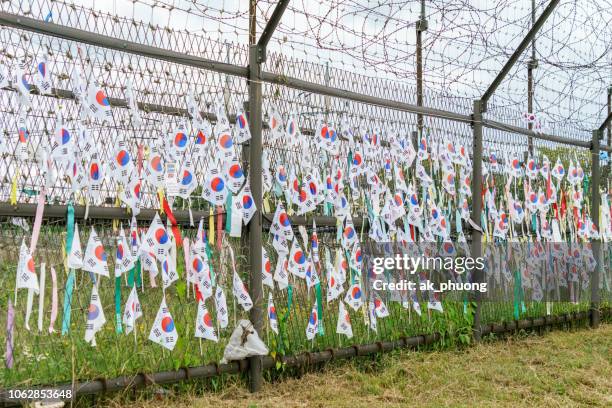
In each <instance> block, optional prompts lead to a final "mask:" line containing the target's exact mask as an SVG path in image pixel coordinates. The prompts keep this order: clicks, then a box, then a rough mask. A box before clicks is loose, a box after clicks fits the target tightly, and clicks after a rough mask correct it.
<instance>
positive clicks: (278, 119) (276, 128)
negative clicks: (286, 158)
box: [268, 108, 285, 142]
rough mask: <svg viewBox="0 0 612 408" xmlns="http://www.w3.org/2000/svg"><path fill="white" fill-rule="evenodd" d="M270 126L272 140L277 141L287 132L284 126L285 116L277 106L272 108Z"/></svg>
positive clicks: (269, 119)
mask: <svg viewBox="0 0 612 408" xmlns="http://www.w3.org/2000/svg"><path fill="white" fill-rule="evenodd" d="M268 127H269V128H270V142H276V141H278V139H280V138H282V137H283V135H284V134H285V131H284V128H283V117H282V116H281V114H280V113H279V112H278V110H277V109H276V108H272V109H271V111H270V114H269V118H268Z"/></svg>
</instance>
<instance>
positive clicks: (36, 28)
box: [0, 11, 607, 150]
mask: <svg viewBox="0 0 612 408" xmlns="http://www.w3.org/2000/svg"><path fill="white" fill-rule="evenodd" d="M0 25H4V26H8V27H13V28H17V29H24V30H27V31H32V32H36V33H39V34H43V35H50V36H54V37H58V38H63V39H66V40H69V41H75V42H80V43H86V44H90V45H93V46H98V47H103V48H107V49H112V50H117V51H121V52H127V53H131V54H135V55H141V56H144V57H149V58H155V59H160V60H164V61H168V62H172V63H177V64H181V65H186V66H191V67H195V68H201V69H206V70H209V71H214V72H218V73H222V74H228V75H234V76H237V77H242V78H247V77H248V72H249V68H248V67H241V66H237V65H233V64H229V63H223V62H218V61H214V60H210V59H206V58H200V57H195V56H192V55H187V54H184V53H181V52H176V51H171V50H166V49H163V48H158V47H153V46H150V45H145V44H140V43H136V42H132V41H126V40H122V39H117V38H113V37H109V36H105V35H100V34H98V33H92V32H89V31H86V30H81V29H77V28H72V27H67V26H63V25H59V24H55V23H51V22H46V21H42V20H39V19H34V18H30V17H24V16H20V15H16V14H12V13H7V12H4V11H0ZM261 78H262V81H263V82H268V83H273V84H277V85H282V86H287V87H290V88H294V89H299V90H302V91H306V92H312V93H318V94H322V95H327V96H332V97H338V98H342V99H347V100H352V101H355V102H362V103H366V104H371V105H378V106H382V107H386V108H390V109H395V110H400V111H405V112H410V113H415V114H422V115H425V116H429V117H435V118H441V119H447V120H451V121H456V122H462V123H470V124H472V123H473V119H472V117H471V115H464V114H460V113H456V112H450V111H446V110H442V109H435V108H429V107H423V106H417V105H414V104H410V103H405V102H401V101H396V100H390V99H385V98H380V97H375V96H371V95H364V94H360V93H357V92H353V91H349V90H344V89H340V88H333V87H329V86H325V85H321V84H317V83H313V82H309V81H305V80H302V79H298V78H292V77H288V76H285V75H280V74H275V73H271V72H262V74H261ZM65 96H69V95H65ZM115 102H118V103H117V105H119V106H121V105H123V103H124V101H118V100H117V101H115ZM483 125H484V126H485V127H490V128H494V129H500V130H505V131H508V132H513V133H518V134H523V135H526V136H530V137H533V138H536V139H541V140H548V141H552V142H558V143H563V144H568V145H573V146H577V147H584V148H590V147H591V143H590V141H589V142H587V141H581V140H575V139H570V138H563V137H559V136H554V135H546V134H541V133H536V132H533V131H530V130H528V129H524V128H521V127H518V126H513V125H509V124H504V123H501V122H496V121H492V120H485V121H483ZM604 127H605V126H604ZM603 150H607V149H605V148H604V149H603Z"/></svg>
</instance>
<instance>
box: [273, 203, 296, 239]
mask: <svg viewBox="0 0 612 408" xmlns="http://www.w3.org/2000/svg"><path fill="white" fill-rule="evenodd" d="M270 232H271V233H272V234H278V235H282V236H284V237H285V239H287V240H289V241H290V240H292V239H293V229H292V228H291V221H290V220H289V216H288V215H287V212H286V211H285V208H284V207H283V204H281V203H279V204H278V206H277V207H276V212H275V213H274V219H273V220H272V225H271V226H270Z"/></svg>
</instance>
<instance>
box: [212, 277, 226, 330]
mask: <svg viewBox="0 0 612 408" xmlns="http://www.w3.org/2000/svg"><path fill="white" fill-rule="evenodd" d="M215 308H216V309H217V321H218V322H219V327H221V328H222V329H225V328H226V327H227V325H228V324H229V312H228V310H227V299H226V298H225V292H223V288H222V287H221V286H217V289H216V291H215Z"/></svg>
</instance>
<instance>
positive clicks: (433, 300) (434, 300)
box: [427, 293, 444, 313]
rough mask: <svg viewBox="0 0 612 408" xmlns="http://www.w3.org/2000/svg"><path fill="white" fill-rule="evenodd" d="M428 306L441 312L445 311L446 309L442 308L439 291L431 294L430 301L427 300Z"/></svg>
mask: <svg viewBox="0 0 612 408" xmlns="http://www.w3.org/2000/svg"><path fill="white" fill-rule="evenodd" d="M427 308H428V309H432V310H437V311H438V312H440V313H442V312H444V310H443V309H442V302H440V300H439V298H438V294H437V293H434V294H432V295H431V296H430V298H429V302H427Z"/></svg>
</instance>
